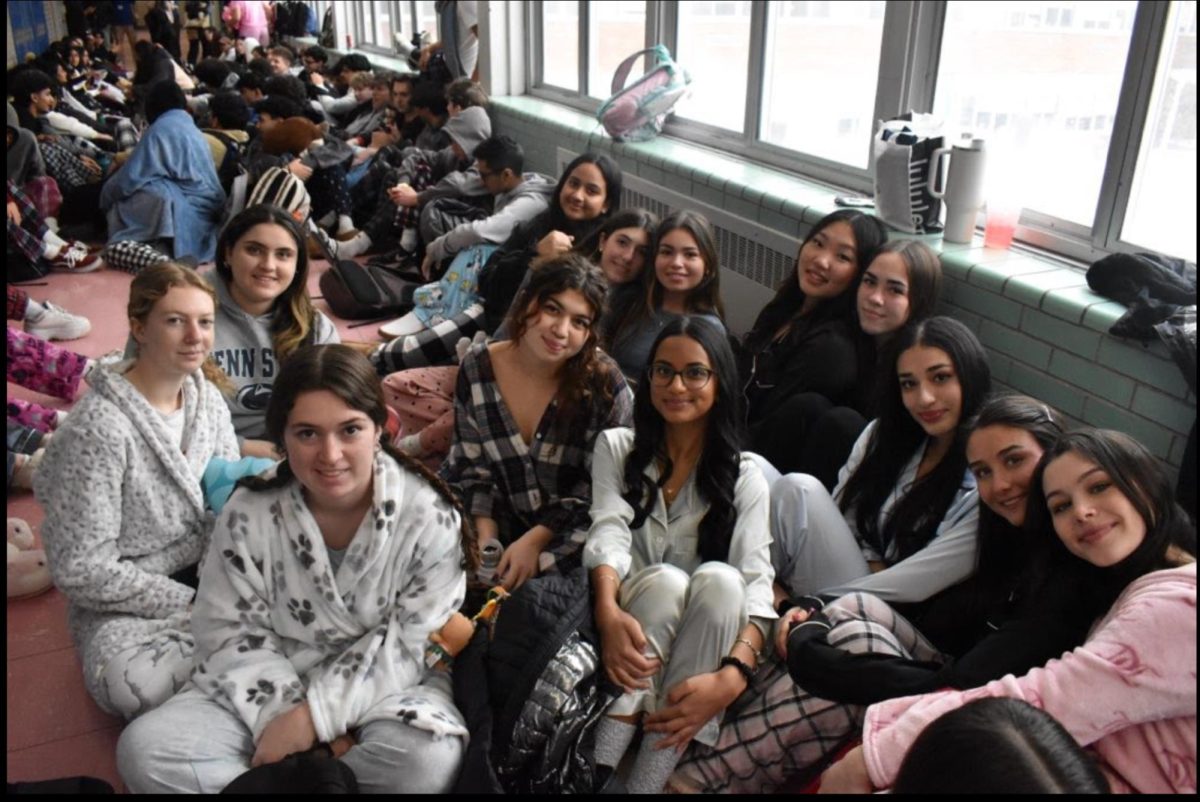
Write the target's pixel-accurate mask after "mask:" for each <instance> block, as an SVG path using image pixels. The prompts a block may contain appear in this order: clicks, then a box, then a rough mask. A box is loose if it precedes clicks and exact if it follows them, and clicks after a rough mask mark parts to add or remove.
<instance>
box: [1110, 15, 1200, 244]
mask: <svg viewBox="0 0 1200 802" xmlns="http://www.w3.org/2000/svg"><path fill="white" fill-rule="evenodd" d="M1121 239H1122V240H1125V241H1126V242H1132V243H1134V244H1136V245H1139V246H1141V247H1144V248H1151V249H1153V250H1156V251H1163V252H1165V253H1168V254H1170V255H1172V256H1179V257H1182V258H1184V259H1187V260H1189V261H1192V262H1194V261H1196V4H1195V3H1172V4H1171V17H1170V18H1169V19H1168V20H1167V38H1166V40H1165V41H1164V42H1163V48H1162V54H1161V55H1160V57H1159V62H1158V71H1157V72H1156V73H1155V79H1154V92H1153V94H1151V96H1150V112H1149V114H1148V115H1147V117H1146V130H1145V132H1144V133H1143V134H1142V145H1141V149H1140V151H1139V153H1138V160H1137V170H1136V172H1135V173H1134V176H1133V188H1132V190H1131V192H1130V194H1129V205H1128V206H1127V207H1126V212H1125V226H1124V228H1123V230H1122V231H1121Z"/></svg>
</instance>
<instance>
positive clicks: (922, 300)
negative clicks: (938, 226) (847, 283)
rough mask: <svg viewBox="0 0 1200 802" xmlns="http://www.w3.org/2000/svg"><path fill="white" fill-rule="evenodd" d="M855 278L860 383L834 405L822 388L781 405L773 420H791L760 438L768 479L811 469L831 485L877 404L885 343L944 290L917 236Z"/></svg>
mask: <svg viewBox="0 0 1200 802" xmlns="http://www.w3.org/2000/svg"><path fill="white" fill-rule="evenodd" d="M875 254H876V255H875V258H874V259H872V260H871V262H870V264H868V265H867V267H866V269H864V270H863V272H862V276H861V277H860V278H859V281H858V289H857V291H856V293H855V294H856V296H857V307H856V309H857V313H858V314H857V320H858V326H859V328H860V330H861V331H862V334H863V335H865V336H860V337H858V338H857V340H856V345H857V346H858V371H857V374H858V380H857V383H856V384H857V386H856V387H855V389H854V392H853V398H852V399H851V400H850V402H849V403H848V404H846V405H837V404H835V402H834V401H832V400H830V399H829V397H827V396H825V395H823V394H822V393H820V392H817V391H809V392H802V393H798V394H797V395H795V396H793V397H792V398H790V399H787V400H785V401H784V402H783V404H782V406H781V407H780V410H779V412H778V413H773V414H772V415H771V417H770V420H772V421H783V422H786V428H782V429H779V428H776V429H774V430H773V431H772V432H771V433H772V435H773V436H772V437H765V436H764V437H760V438H759V441H758V443H757V445H758V447H759V448H761V449H762V453H761V455H760V456H762V457H763V458H764V459H766V460H767V461H768V462H770V463H771V467H774V468H775V471H774V472H773V471H771V470H769V468H768V467H766V466H764V465H762V464H761V463H760V465H759V467H761V468H763V473H764V474H765V475H766V476H767V481H769V482H771V483H774V481H775V479H777V478H779V474H785V473H807V474H809V475H811V476H815V477H816V478H818V479H820V480H821V483H822V484H824V485H825V487H827V488H828V489H830V490H833V488H834V485H836V484H837V476H838V470H839V469H840V468H841V467H842V465H843V464H845V462H846V458H847V457H849V456H850V449H851V448H852V447H853V446H854V441H855V440H857V439H858V436H859V435H860V434H862V431H863V429H865V428H866V427H867V422H868V420H869V416H870V415H871V414H872V408H873V406H874V404H875V401H876V399H875V385H876V383H877V382H878V381H879V379H880V377H882V376H883V375H884V374H885V373H886V372H887V368H885V367H884V366H882V365H881V364H880V359H881V356H882V354H883V352H884V350H885V348H886V346H887V343H888V341H889V340H890V339H891V338H892V336H893V335H895V334H896V332H898V331H899V330H900V329H901V328H903V327H904V326H905V325H906V324H909V323H919V322H920V321H922V320H925V319H927V318H929V317H932V316H933V314H934V311H935V309H936V307H937V302H938V297H939V296H940V295H941V286H942V263H941V262H940V261H939V260H938V257H937V254H935V253H934V252H933V251H931V250H929V247H928V246H926V245H925V244H924V243H922V242H920V241H918V240H892V241H890V242H885V243H884V244H883V245H881V246H880V247H879V249H878V250H877V251H876V252H875Z"/></svg>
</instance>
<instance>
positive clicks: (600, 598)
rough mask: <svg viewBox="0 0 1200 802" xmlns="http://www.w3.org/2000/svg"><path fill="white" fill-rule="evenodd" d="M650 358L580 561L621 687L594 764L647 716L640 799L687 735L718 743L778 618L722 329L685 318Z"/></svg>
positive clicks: (638, 765)
mask: <svg viewBox="0 0 1200 802" xmlns="http://www.w3.org/2000/svg"><path fill="white" fill-rule="evenodd" d="M650 353H651V355H652V360H651V362H650V365H649V367H648V368H647V370H646V377H645V379H644V380H643V381H642V382H641V383H640V384H639V385H638V391H637V400H636V402H635V407H634V409H635V412H634V421H633V423H634V429H632V430H631V429H624V428H622V429H613V430H610V431H607V432H604V433H603V434H601V436H600V437H599V438H598V439H597V441H596V455H595V458H594V461H593V470H592V477H593V483H594V489H593V502H592V511H591V515H592V526H591V529H590V530H589V531H588V535H587V546H586V548H585V551H584V565H585V566H587V567H588V568H589V569H591V572H592V573H591V576H592V588H593V590H594V591H595V615H596V624H597V627H598V629H599V631H600V635H601V638H602V644H603V645H602V648H601V657H602V659H603V662H604V668H605V671H606V673H607V674H608V677H609V679H610V680H611V681H612V682H614V683H616V684H617V685H620V686H621V687H622V688H623V689H624V690H625V693H624V695H622V696H621V697H619V698H618V699H617V700H616V701H615V702H614V703H613V704H612V706H610V707H609V709H608V711H607V716H606V717H605V718H604V720H603V721H602V723H601V724H600V725H599V726H598V727H597V729H596V752H595V755H596V761H597V762H598V763H600V764H601V765H607V766H612V767H616V765H617V764H618V762H619V761H620V759H621V757H622V755H623V754H624V753H625V751H626V749H627V748H628V747H629V744H630V742H631V741H632V739H633V736H634V734H635V733H636V730H637V724H638V719H639V718H640V717H641V714H643V713H648V714H649V715H647V716H646V717H645V719H644V722H645V729H646V734H645V736H644V737H643V738H642V743H641V747H640V749H639V751H638V755H637V759H636V761H635V762H634V764H633V768H632V770H631V772H630V775H629V776H630V780H629V783H628V786H627V787H628V790H629V791H630V792H632V793H660V792H661V791H662V789H663V786H664V784H665V783H666V781H667V778H668V777H669V776H670V774H671V771H672V770H673V769H674V767H675V763H676V762H677V761H678V760H679V756H680V755H681V754H682V752H683V750H684V748H686V747H687V745H688V744H689V743H690V742H691V741H692V740H693V739H694V740H696V741H697V742H699V743H705V744H711V743H713V742H715V740H716V737H717V732H718V725H719V724H720V719H721V716H722V714H723V713H724V711H725V709H726V708H727V707H729V705H730V704H732V703H733V701H734V700H735V699H737V698H738V696H739V695H740V694H741V693H742V692H743V691H744V690H745V689H746V688H747V687H748V685H749V682H750V679H751V678H752V676H753V672H754V669H755V668H756V666H757V664H758V660H759V655H760V654H761V652H762V649H763V647H764V644H765V643H766V642H767V638H766V636H767V634H768V633H769V632H770V628H771V625H772V623H773V620H774V618H775V611H774V610H773V609H772V608H771V581H772V578H773V577H774V571H773V570H772V568H771V560H770V549H769V543H770V532H769V531H768V525H767V514H768V490H767V483H766V481H765V480H764V479H763V478H762V475H761V474H760V473H759V471H758V468H757V467H756V466H755V465H754V463H753V461H752V460H750V459H748V458H743V457H742V456H741V454H740V442H741V433H740V430H741V410H740V409H739V407H740V406H741V404H740V398H739V397H738V386H737V378H736V376H737V368H736V363H735V362H734V359H733V353H732V351H731V350H730V347H729V341H728V339H727V338H726V336H725V331H724V329H723V328H722V327H720V326H717V325H713V324H710V323H708V322H707V321H703V320H698V319H695V318H689V317H682V318H677V319H675V320H672V321H671V322H670V323H668V324H667V325H666V327H665V328H664V329H663V330H662V331H661V332H660V333H659V335H658V336H657V337H656V339H655V341H654V342H653V343H652V346H651V350H650Z"/></svg>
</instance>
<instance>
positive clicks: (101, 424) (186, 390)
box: [34, 362, 238, 700]
mask: <svg viewBox="0 0 1200 802" xmlns="http://www.w3.org/2000/svg"><path fill="white" fill-rule="evenodd" d="M128 366H129V363H128V362H126V363H122V364H120V365H117V366H115V367H114V368H113V369H111V370H106V369H103V368H100V369H96V370H93V371H92V373H91V374H89V376H88V383H89V384H90V385H91V387H92V389H91V392H89V393H88V394H87V395H85V396H84V397H83V399H82V400H80V402H79V403H78V404H77V405H76V406H75V408H74V409H73V410H71V415H70V417H69V418H68V419H67V420H66V422H64V423H63V425H62V426H60V427H59V428H58V430H57V431H56V432H55V433H54V437H53V439H52V440H51V441H50V445H49V446H47V447H46V455H45V457H44V459H43V460H42V464H41V466H40V467H39V468H38V471H37V473H36V474H35V476H34V490H35V492H36V493H37V499H38V501H39V502H40V503H41V505H42V507H43V509H45V511H46V519H45V522H44V523H43V524H42V540H43V542H44V545H45V547H46V557H47V561H48V563H49V568H50V574H51V576H52V577H53V578H54V584H55V585H56V586H57V587H58V589H59V590H61V591H62V592H63V593H64V594H65V595H66V596H67V598H68V599H69V600H70V607H69V610H68V614H69V622H70V628H71V637H72V639H73V640H74V641H75V647H76V649H78V651H79V656H80V659H81V661H82V662H83V674H84V682H85V684H86V685H87V688H88V691H89V692H90V693H91V694H92V696H93V698H96V699H97V700H102V699H103V698H104V690H103V689H102V688H101V683H100V677H101V673H102V672H103V670H104V667H105V666H106V665H107V663H108V661H109V660H110V659H112V658H113V657H115V656H116V655H118V654H120V653H122V652H125V651H127V650H129V649H133V648H137V647H139V646H145V645H147V644H150V643H151V642H154V641H160V640H162V639H163V638H164V637H168V638H171V639H174V640H176V641H179V642H183V643H186V644H187V646H188V648H189V650H190V647H191V644H192V643H193V641H192V636H191V631H190V625H189V616H188V605H189V604H190V603H191V601H192V596H193V595H194V591H193V590H192V589H191V588H190V587H188V586H187V585H184V584H181V583H180V582H177V581H175V580H174V579H172V578H171V576H170V575H171V574H173V573H175V572H177V571H179V570H181V569H183V568H186V567H188V566H190V565H195V564H196V563H197V562H199V561H200V559H201V557H202V556H203V555H204V552H205V550H206V548H207V546H208V541H209V536H210V534H211V531H212V523H213V519H212V515H211V514H210V513H208V512H206V510H205V506H204V497H203V494H202V493H201V490H200V477H201V476H202V475H203V473H204V468H205V467H206V466H207V465H208V463H209V460H211V459H212V458H213V457H222V458H224V459H229V460H234V459H237V458H238V446H237V438H236V437H235V436H234V433H233V425H232V423H231V422H230V420H229V410H228V408H226V406H225V401H224V399H223V398H222V397H221V393H220V391H219V390H217V388H216V387H214V386H213V385H212V384H210V383H209V382H208V381H206V380H205V378H204V376H203V375H202V374H201V373H200V372H199V371H197V372H196V373H194V374H192V375H191V376H189V377H188V378H187V380H186V381H185V382H184V385H183V398H184V401H183V410H184V425H183V443H182V446H179V445H176V443H175V440H174V439H173V437H172V434H171V432H170V430H169V429H168V427H167V423H166V422H165V421H164V419H163V417H162V415H161V414H160V413H158V412H157V411H155V410H154V409H153V408H152V407H151V406H150V404H149V402H148V401H146V399H145V397H144V396H143V395H142V394H141V393H140V392H138V390H137V389H136V388H135V387H134V386H133V385H132V384H130V383H129V382H128V381H126V379H125V377H124V376H123V375H122V372H123V369H124V368H127V367H128Z"/></svg>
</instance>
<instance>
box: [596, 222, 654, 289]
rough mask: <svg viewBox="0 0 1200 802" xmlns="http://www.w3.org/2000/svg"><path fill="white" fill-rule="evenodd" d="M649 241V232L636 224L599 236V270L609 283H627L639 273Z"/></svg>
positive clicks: (614, 284)
mask: <svg viewBox="0 0 1200 802" xmlns="http://www.w3.org/2000/svg"><path fill="white" fill-rule="evenodd" d="M649 243H650V234H649V232H647V231H646V229H644V228H638V227H637V226H634V227H633V228H619V229H617V230H616V231H614V232H612V233H611V234H609V235H607V236H605V235H603V234H602V235H601V236H600V270H601V272H603V273H604V278H605V279H607V280H608V283H609V284H610V285H612V286H614V287H615V286H616V285H618V284H628V283H629V282H631V281H633V280H634V279H635V278H637V277H638V276H639V275H641V272H642V268H643V267H645V266H646V247H647V245H649Z"/></svg>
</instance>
